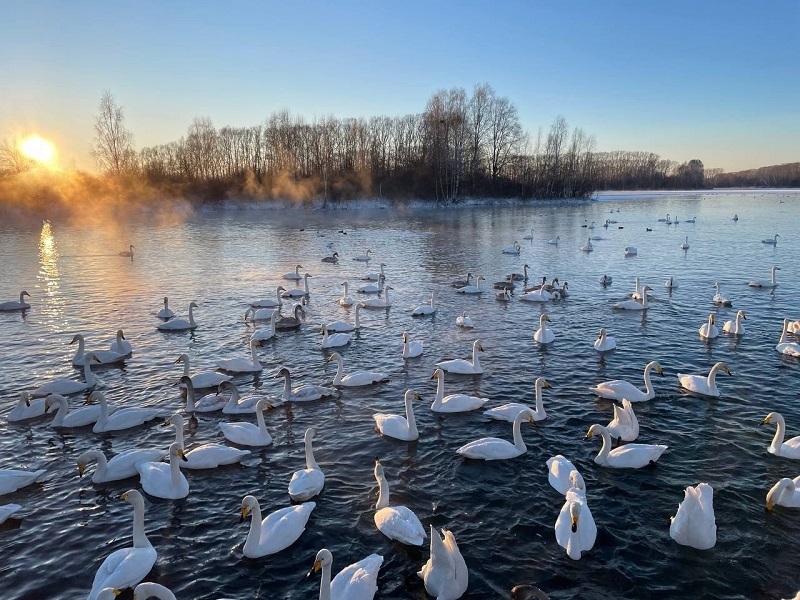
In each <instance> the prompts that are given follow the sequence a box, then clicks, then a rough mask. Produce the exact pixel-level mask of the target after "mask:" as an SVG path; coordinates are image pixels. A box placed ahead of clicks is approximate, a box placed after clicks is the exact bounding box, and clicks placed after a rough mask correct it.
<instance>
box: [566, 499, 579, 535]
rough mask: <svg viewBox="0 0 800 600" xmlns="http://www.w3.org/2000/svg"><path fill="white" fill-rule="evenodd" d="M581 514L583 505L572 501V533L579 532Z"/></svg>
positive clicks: (570, 508)
mask: <svg viewBox="0 0 800 600" xmlns="http://www.w3.org/2000/svg"><path fill="white" fill-rule="evenodd" d="M580 516H581V505H580V504H578V503H577V502H572V503H570V505H569V520H570V522H571V523H572V533H577V532H578V520H579V519H580Z"/></svg>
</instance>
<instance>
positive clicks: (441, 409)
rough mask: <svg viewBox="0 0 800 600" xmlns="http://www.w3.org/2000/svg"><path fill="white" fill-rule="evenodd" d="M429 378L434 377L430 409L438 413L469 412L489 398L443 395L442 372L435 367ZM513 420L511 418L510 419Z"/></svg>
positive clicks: (479, 406)
mask: <svg viewBox="0 0 800 600" xmlns="http://www.w3.org/2000/svg"><path fill="white" fill-rule="evenodd" d="M431 379H436V380H437V384H436V398H434V400H433V404H431V410H432V411H433V412H438V413H456V412H469V411H471V410H477V409H479V408H482V407H483V405H484V404H486V403H487V402H488V401H489V399H488V398H479V397H477V396H468V395H467V394H448V395H447V396H445V395H444V372H443V371H442V370H441V369H436V370H435V371H434V372H433V375H431ZM511 420H512V421H513V419H511Z"/></svg>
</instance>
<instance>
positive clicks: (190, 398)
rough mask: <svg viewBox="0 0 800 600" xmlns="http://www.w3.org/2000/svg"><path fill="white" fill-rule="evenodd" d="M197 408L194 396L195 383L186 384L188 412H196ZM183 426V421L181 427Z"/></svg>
mask: <svg viewBox="0 0 800 600" xmlns="http://www.w3.org/2000/svg"><path fill="white" fill-rule="evenodd" d="M196 408H197V407H196V405H195V398H194V385H187V386H186V410H187V412H195V410H196ZM176 426H177V425H176ZM182 426H183V423H181V427H182Z"/></svg>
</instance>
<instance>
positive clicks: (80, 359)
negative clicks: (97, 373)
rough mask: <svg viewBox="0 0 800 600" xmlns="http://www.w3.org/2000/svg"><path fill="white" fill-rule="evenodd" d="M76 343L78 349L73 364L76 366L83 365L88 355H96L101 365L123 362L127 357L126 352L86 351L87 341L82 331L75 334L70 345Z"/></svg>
mask: <svg viewBox="0 0 800 600" xmlns="http://www.w3.org/2000/svg"><path fill="white" fill-rule="evenodd" d="M75 343H77V344H78V350H77V351H76V352H75V356H73V357H72V365H73V366H75V367H79V366H82V365H83V363H84V360H85V357H86V355H94V356H95V357H96V358H97V360H98V364H101V365H110V364H114V363H118V362H122V361H123V360H125V357H126V355H125V354H120V353H119V352H112V351H111V350H95V351H94V352H85V346H86V341H85V339H84V337H83V335H81V334H80V333H78V334H75V335H74V336H73V338H72V341H71V342H70V345H71V344H75Z"/></svg>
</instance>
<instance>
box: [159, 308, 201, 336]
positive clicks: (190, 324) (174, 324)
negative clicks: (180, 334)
mask: <svg viewBox="0 0 800 600" xmlns="http://www.w3.org/2000/svg"><path fill="white" fill-rule="evenodd" d="M195 308H197V304H196V303H195V302H190V303H189V320H188V321H187V320H186V319H171V320H169V321H167V322H165V323H159V324H158V325H156V329H158V330H160V331H189V330H191V329H196V328H197V323H195V321H194V312H193V309H195Z"/></svg>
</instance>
